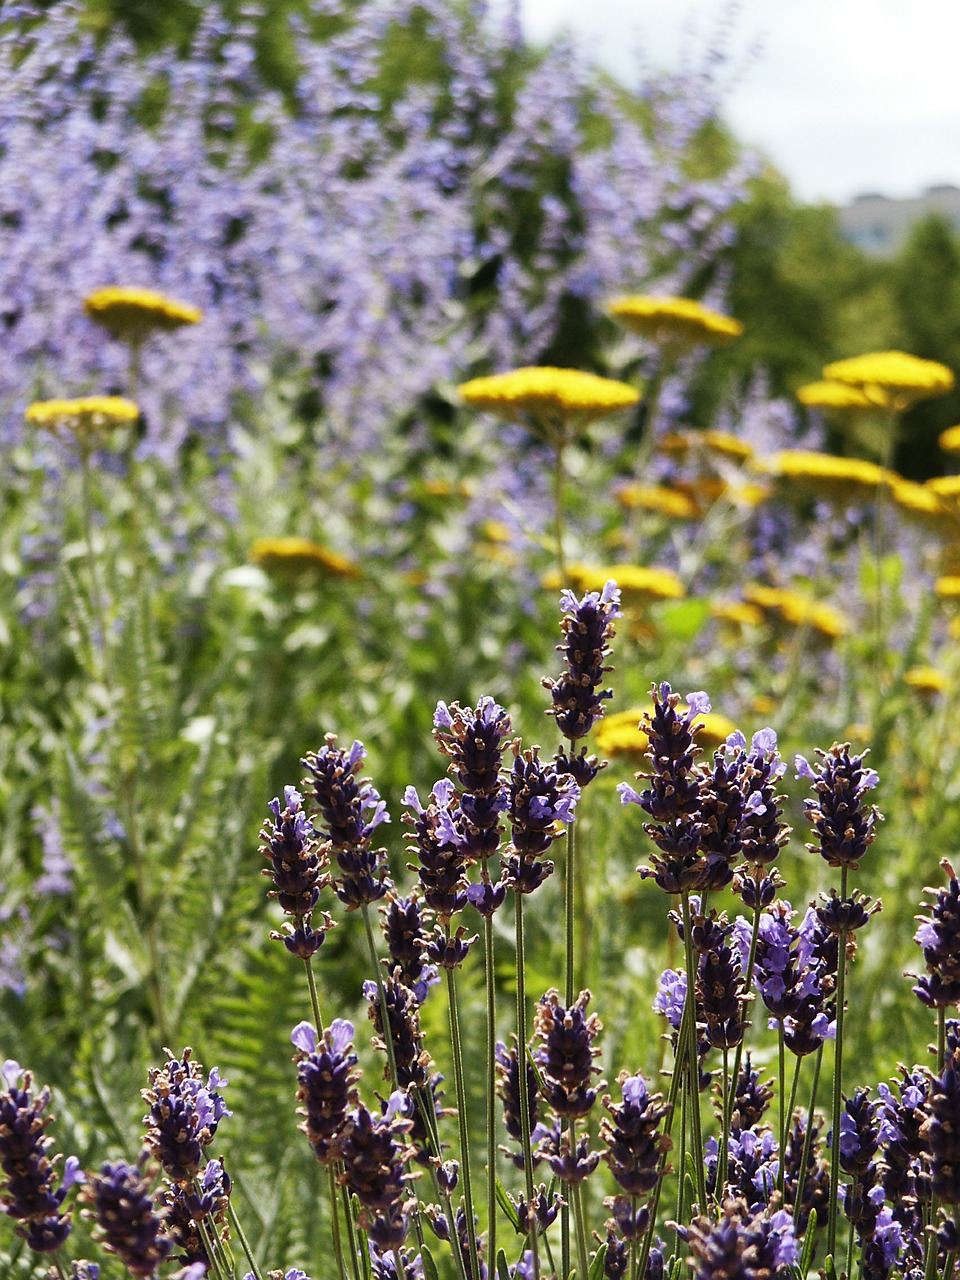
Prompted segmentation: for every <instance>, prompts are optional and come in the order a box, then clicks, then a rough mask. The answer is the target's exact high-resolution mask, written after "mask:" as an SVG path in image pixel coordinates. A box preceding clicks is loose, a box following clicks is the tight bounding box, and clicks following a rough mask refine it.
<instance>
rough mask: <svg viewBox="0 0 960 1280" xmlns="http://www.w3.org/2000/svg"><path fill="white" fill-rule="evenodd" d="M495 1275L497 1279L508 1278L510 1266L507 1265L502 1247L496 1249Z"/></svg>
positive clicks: (504, 1279)
mask: <svg viewBox="0 0 960 1280" xmlns="http://www.w3.org/2000/svg"><path fill="white" fill-rule="evenodd" d="M497 1277H498V1280H510V1268H509V1267H508V1266H507V1255H506V1254H505V1253H504V1252H503V1250H502V1249H498V1250H497Z"/></svg>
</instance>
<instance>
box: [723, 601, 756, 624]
mask: <svg viewBox="0 0 960 1280" xmlns="http://www.w3.org/2000/svg"><path fill="white" fill-rule="evenodd" d="M710 616H711V618H716V619H717V621H718V622H729V623H731V624H732V625H733V626H735V627H759V626H761V625H762V623H763V614H762V613H761V611H760V610H759V609H758V608H757V606H756V605H753V604H746V603H745V602H744V601H743V600H714V601H712V602H711V604H710Z"/></svg>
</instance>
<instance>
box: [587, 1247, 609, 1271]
mask: <svg viewBox="0 0 960 1280" xmlns="http://www.w3.org/2000/svg"><path fill="white" fill-rule="evenodd" d="M606 1256H607V1242H606V1241H604V1242H603V1244H602V1245H601V1246H600V1248H599V1249H598V1250H597V1252H596V1253H595V1254H594V1255H593V1261H592V1262H591V1263H590V1270H589V1271H588V1272H587V1280H600V1277H601V1276H602V1275H603V1263H604V1259H605V1258H606Z"/></svg>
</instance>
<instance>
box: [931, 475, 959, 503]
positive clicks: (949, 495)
mask: <svg viewBox="0 0 960 1280" xmlns="http://www.w3.org/2000/svg"><path fill="white" fill-rule="evenodd" d="M924 487H925V488H927V489H929V490H930V491H931V493H935V494H936V496H937V497H938V498H943V499H944V500H945V501H949V500H951V499H955V498H960V476H934V478H933V479H932V480H928V481H927V483H926V485H925V486H924Z"/></svg>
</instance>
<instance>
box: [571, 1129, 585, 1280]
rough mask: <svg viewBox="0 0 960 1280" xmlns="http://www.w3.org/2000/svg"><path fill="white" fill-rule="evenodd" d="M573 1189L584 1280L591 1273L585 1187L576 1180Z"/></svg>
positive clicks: (572, 1140) (572, 1130) (574, 1211)
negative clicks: (584, 1195) (584, 1210)
mask: <svg viewBox="0 0 960 1280" xmlns="http://www.w3.org/2000/svg"><path fill="white" fill-rule="evenodd" d="M570 1150H571V1151H572V1152H574V1151H576V1142H575V1135H574V1122H573V1121H572V1120H571V1121H570ZM572 1190H573V1216H574V1219H575V1221H576V1224H577V1259H578V1261H579V1264H580V1275H581V1277H582V1280H587V1276H588V1275H589V1274H590V1262H589V1259H588V1257H587V1224H586V1220H585V1215H584V1212H583V1187H582V1185H581V1184H580V1183H579V1182H575V1183H574V1184H573V1187H572Z"/></svg>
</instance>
